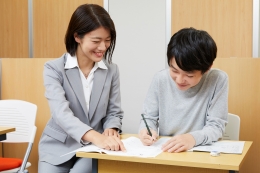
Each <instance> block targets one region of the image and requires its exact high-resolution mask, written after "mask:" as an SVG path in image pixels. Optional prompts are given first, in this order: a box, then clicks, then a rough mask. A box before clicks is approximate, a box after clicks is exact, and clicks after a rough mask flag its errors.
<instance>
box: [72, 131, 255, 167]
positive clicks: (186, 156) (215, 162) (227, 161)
mask: <svg viewBox="0 0 260 173" xmlns="http://www.w3.org/2000/svg"><path fill="white" fill-rule="evenodd" d="M130 136H136V135H133V134H125V135H121V138H122V139H125V138H128V137H130ZM251 145H252V142H250V141H246V142H245V146H244V150H243V153H242V154H220V156H218V157H212V156H210V154H209V153H208V152H181V153H166V152H163V153H161V154H160V155H158V156H157V157H155V158H141V157H128V156H112V155H107V154H100V153H86V152H77V153H76V156H77V157H87V158H96V159H105V160H118V161H128V162H139V163H152V164H162V165H174V166H186V167H197V168H210V169H221V170H239V167H240V166H241V164H242V162H243V160H244V158H245V156H246V154H247V152H248V150H249V148H250V147H251Z"/></svg>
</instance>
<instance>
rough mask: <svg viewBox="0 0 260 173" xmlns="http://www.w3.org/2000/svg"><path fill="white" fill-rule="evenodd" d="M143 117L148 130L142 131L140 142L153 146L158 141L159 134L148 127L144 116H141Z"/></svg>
mask: <svg viewBox="0 0 260 173" xmlns="http://www.w3.org/2000/svg"><path fill="white" fill-rule="evenodd" d="M141 116H142V119H143V121H144V123H145V126H146V128H144V129H142V130H140V132H139V138H140V140H141V141H142V143H143V144H144V145H152V144H153V143H154V142H155V141H156V140H157V137H158V134H157V132H156V131H154V130H152V129H151V128H150V127H149V126H148V124H147V122H146V119H145V117H144V115H143V114H141Z"/></svg>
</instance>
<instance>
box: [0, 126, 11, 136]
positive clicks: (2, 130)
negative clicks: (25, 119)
mask: <svg viewBox="0 0 260 173" xmlns="http://www.w3.org/2000/svg"><path fill="white" fill-rule="evenodd" d="M13 131H15V128H14V127H0V135H2V134H6V133H9V132H13Z"/></svg>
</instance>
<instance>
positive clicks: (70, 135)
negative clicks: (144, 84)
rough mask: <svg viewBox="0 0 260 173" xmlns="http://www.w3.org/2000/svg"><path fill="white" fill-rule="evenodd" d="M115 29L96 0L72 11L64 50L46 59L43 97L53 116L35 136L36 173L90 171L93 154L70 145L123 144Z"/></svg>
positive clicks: (111, 147)
mask: <svg viewBox="0 0 260 173" xmlns="http://www.w3.org/2000/svg"><path fill="white" fill-rule="evenodd" d="M115 42H116V31H115V27H114V23H113V21H112V19H111V18H110V16H109V14H108V13H107V12H106V11H105V10H104V9H103V8H102V7H100V6H98V5H94V4H84V5H81V6H79V7H78V8H77V9H76V11H75V12H74V13H73V15H72V17H71V19H70V23H69V26H68V29H67V33H66V36H65V44H66V49H67V52H68V53H65V54H63V55H62V56H61V57H60V58H58V59H55V60H52V61H49V62H47V63H46V64H45V65H44V72H43V76H44V86H45V89H46V91H45V97H46V98H47V100H48V103H49V106H50V111H51V118H50V120H49V121H48V123H47V125H46V127H45V129H44V131H43V134H42V136H41V139H40V142H39V167H38V172H39V173H46V172H47V173H68V172H70V173H90V172H91V171H92V168H91V167H92V160H91V159H87V158H77V157H75V153H74V154H69V155H66V156H63V157H60V156H61V155H63V154H66V153H68V152H70V151H73V150H75V149H77V148H80V147H81V146H83V145H86V144H88V143H93V144H95V145H97V146H98V147H100V148H104V149H107V150H115V151H117V150H123V151H124V150H125V148H124V145H123V143H122V142H121V140H120V136H119V134H118V132H119V131H120V129H121V125H122V118H123V111H122V109H121V97H120V86H119V85H120V84H119V71H118V67H117V65H115V64H113V63H112V54H113V51H114V48H115Z"/></svg>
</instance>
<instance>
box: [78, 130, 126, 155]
mask: <svg viewBox="0 0 260 173" xmlns="http://www.w3.org/2000/svg"><path fill="white" fill-rule="evenodd" d="M112 131H113V130H112ZM110 132H111V131H110V130H109V129H108V130H107V131H106V133H105V134H106V135H105V134H100V133H98V132H97V131H95V130H90V131H88V132H87V133H85V134H84V135H83V137H82V139H83V140H84V141H89V142H92V143H93V144H94V145H96V146H98V147H99V148H103V149H106V150H111V151H120V150H121V151H126V149H125V146H124V144H123V142H122V141H121V140H120V138H119V136H116V135H115V133H114V131H113V132H111V133H110ZM116 133H117V132H116ZM107 134H108V135H111V136H107Z"/></svg>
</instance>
